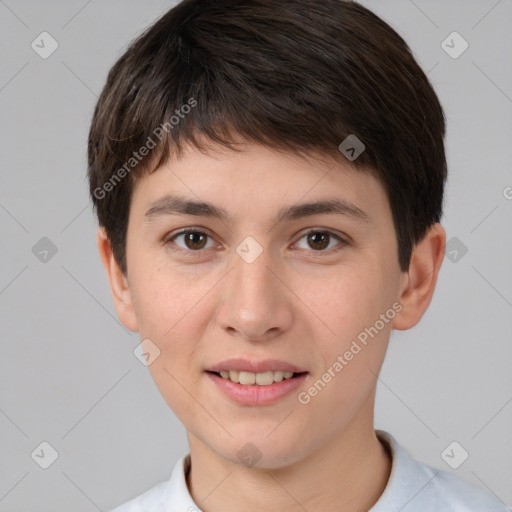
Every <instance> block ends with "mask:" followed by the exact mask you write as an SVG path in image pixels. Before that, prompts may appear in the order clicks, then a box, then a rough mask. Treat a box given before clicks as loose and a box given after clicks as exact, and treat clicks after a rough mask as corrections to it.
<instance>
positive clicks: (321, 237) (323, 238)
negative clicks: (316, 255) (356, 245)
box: [297, 229, 348, 253]
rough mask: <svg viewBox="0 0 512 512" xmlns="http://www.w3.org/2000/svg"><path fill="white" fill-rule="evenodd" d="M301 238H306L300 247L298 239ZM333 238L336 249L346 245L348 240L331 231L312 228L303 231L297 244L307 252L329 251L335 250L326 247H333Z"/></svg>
mask: <svg viewBox="0 0 512 512" xmlns="http://www.w3.org/2000/svg"><path fill="white" fill-rule="evenodd" d="M302 239H306V243H305V244H302V247H300V245H301V244H300V241H301V240H302ZM335 240H337V241H338V244H337V245H338V246H339V247H338V249H342V248H343V247H344V246H345V245H348V242H346V241H345V240H344V239H343V238H341V237H340V236H338V235H336V234H334V233H332V232H331V231H324V230H320V229H312V230H310V231H308V232H307V233H304V234H303V235H302V237H301V238H300V240H299V242H297V244H298V245H299V248H301V249H306V250H308V251H309V252H325V253H331V252H335V250H334V251H330V250H326V249H328V248H330V247H333V245H336V244H332V242H333V241H335Z"/></svg>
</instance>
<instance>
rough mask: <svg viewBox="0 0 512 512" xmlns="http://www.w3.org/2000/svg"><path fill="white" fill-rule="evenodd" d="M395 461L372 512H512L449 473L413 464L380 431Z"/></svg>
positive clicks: (416, 462) (494, 499) (405, 454)
mask: <svg viewBox="0 0 512 512" xmlns="http://www.w3.org/2000/svg"><path fill="white" fill-rule="evenodd" d="M377 435H378V437H379V439H380V440H381V441H384V442H385V443H386V444H387V445H388V447H389V449H390V451H391V455H392V458H393V465H392V468H391V475H390V477H389V480H388V484H387V486H386V488H385V490H384V493H383V494H382V496H381V498H380V499H379V501H378V502H377V503H376V504H375V505H374V507H373V508H372V509H371V511H370V512H384V511H387V510H394V509H395V508H397V510H401V509H402V508H403V509H404V512H405V511H407V512H430V511H432V512H434V511H435V512H437V511H439V510H443V512H509V509H508V508H507V507H506V506H505V505H504V504H503V502H501V501H500V500H499V499H498V498H497V497H495V496H494V495H492V494H489V493H487V492H485V491H483V490H482V489H480V488H479V487H476V486H474V485H471V484H469V483H467V482H465V481H464V480H462V479H460V478H458V477H457V476H455V475H453V474H451V473H448V472H447V471H443V470H439V469H435V468H433V467H431V466H428V465H426V464H422V463H421V462H418V461H416V460H413V459H412V458H411V457H410V456H409V455H408V454H407V452H406V451H405V450H404V449H403V448H402V447H401V446H400V445H399V444H398V443H397V442H396V440H395V439H394V438H393V437H392V436H391V435H390V434H388V433H387V432H383V431H377Z"/></svg>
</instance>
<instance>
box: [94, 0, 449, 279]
mask: <svg viewBox="0 0 512 512" xmlns="http://www.w3.org/2000/svg"><path fill="white" fill-rule="evenodd" d="M186 105H188V106H189V107H192V106H193V108H188V109H185V107H184V106H186ZM181 114H183V115H181ZM185 114H186V115H185ZM173 116H174V118H177V117H179V120H178V122H177V123H175V122H173V123H171V119H172V118H173ZM162 126H165V127H166V128H165V130H162V129H161V127H162ZM159 127H160V132H158V133H159V134H160V135H164V136H155V130H158V129H159ZM164 132H165V134H164ZM233 133H236V134H238V135H239V136H241V137H242V138H243V139H244V140H247V141H249V142H256V143H260V144H263V145H265V146H267V147H270V148H275V149H281V150H286V151H293V152H297V153H299V154H300V153H307V152H318V153H322V154H326V155H331V156H334V157H335V158H337V159H345V161H346V157H345V156H344V155H343V154H342V153H341V152H340V150H339V149H338V146H339V144H340V143H341V142H342V141H343V140H345V138H346V137H347V136H349V135H355V136H356V137H357V138H358V139H359V140H360V141H362V142H363V144H364V145H365V150H364V152H363V153H362V154H361V155H360V156H359V157H358V158H357V160H355V161H354V162H353V164H354V166H355V167H356V168H357V169H361V170H369V171H370V172H372V173H373V174H374V175H375V176H376V177H377V178H378V179H379V180H380V182H381V183H382V184H383V186H384V188H385V190H386V193H387V196H388V199H389V202H390V207H391V211H392V214H393V221H394V225H395V230H396V233H397V240H398V260H399V263H400V267H401V269H402V270H403V271H406V270H407V269H408V267H409V262H410V256H411V251H412V248H413V246H414V244H416V243H417V242H418V241H420V240H421V239H422V238H423V236H424V235H425V232H426V230H427V228H428V227H429V226H430V225H432V224H433V223H435V222H439V220H440V218H441V215H442V208H443V192H444V184H445V181H446V172H447V171H446V157H445V149H444V135H445V117H444V112H443V109H442V107H441V105H440V102H439V100H438V98H437V96H436V94H435V92H434V90H433V88H432V86H431V84H430V82H429V80H428V78H427V76H426V75H425V73H424V72H423V71H422V69H421V68H420V67H419V65H418V64H417V62H416V61H415V59H414V57H413V55H412V52H411V51H410V49H409V47H408V46H407V44H406V43H405V41H404V40H403V39H402V37H401V36H400V35H398V34H397V33H396V32H395V30H393V29H392V28H391V27H390V26H389V25H388V24H387V23H385V22H384V21H383V20H382V19H380V18H379V17H378V16H376V15H375V14H373V13H372V12H371V11H370V10H368V9H366V8H365V7H363V6H362V5H360V4H358V3H356V2H353V1H345V0H322V1H321V2H319V1H317V0H215V1H205V0H184V1H182V2H180V3H179V4H177V5H176V6H175V7H173V8H172V9H170V10H169V11H168V12H167V13H166V14H165V15H164V16H162V17H161V18H160V19H158V20H157V21H156V22H155V23H154V24H153V25H152V26H150V27H149V28H148V29H147V30H146V31H145V32H144V33H143V34H142V35H140V36H139V37H138V38H137V39H135V40H134V41H133V42H132V43H131V44H130V46H129V47H128V49H127V50H126V52H125V53H124V54H123V55H122V56H121V57H120V59H119V60H118V61H117V62H116V63H115V65H114V66H113V67H112V69H111V70H110V72H109V74H108V78H107V82H106V85H105V87H104V89H103V91H102V93H101V96H100V98H99V100H98V103H97V105H96V108H95V112H94V116H93V119H92V124H91V129H90V133H89V144H88V177H89V184H90V194H91V198H92V201H93V204H94V208H95V210H96V213H97V215H98V220H99V224H100V225H101V226H104V227H105V230H106V232H107V236H108V238H109V240H110V243H111V244H112V249H113V253H114V256H115V257H116V260H117V262H118V263H119V266H120V268H121V269H122V271H123V272H124V273H126V253H125V247H126V231H127V226H128V215H129V209H130V198H131V194H132V190H133V187H134V184H135V183H136V181H137V179H139V178H140V177H142V176H143V175H144V173H145V172H150V170H151V169H154V168H156V167H157V166H159V165H161V164H163V163H164V162H165V161H166V160H167V158H168V157H169V156H170V155H171V154H172V153H176V154H179V153H180V151H181V150H182V148H183V147H184V144H185V143H187V144H191V145H192V146H195V147H196V148H198V149H200V150H204V146H203V145H202V143H201V141H200V137H199V136H201V137H202V138H203V140H205V139H206V140H209V141H212V142H217V143H220V144H222V145H224V146H227V147H230V148H231V149H236V148H235V147H234V145H233V144H232V138H231V137H230V134H233ZM149 139H151V141H152V143H150V142H149ZM144 146H146V147H150V146H151V150H150V151H151V155H150V157H147V158H141V159H140V161H139V159H137V161H135V157H134V152H137V151H138V150H139V148H142V147H144ZM128 162H130V165H127V163H128ZM131 164H133V165H131ZM123 169H124V171H123Z"/></svg>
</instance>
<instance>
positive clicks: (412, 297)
mask: <svg viewBox="0 0 512 512" xmlns="http://www.w3.org/2000/svg"><path fill="white" fill-rule="evenodd" d="M445 247H446V232H445V230H444V228H443V227H442V226H441V224H439V223H436V224H434V225H432V226H431V227H430V228H429V229H428V231H427V233H426V234H425V236H424V237H423V239H422V240H421V241H420V242H418V243H417V244H416V245H415V246H414V248H413V251H412V255H411V262H410V265H409V270H408V271H407V273H404V274H403V280H402V284H401V287H400V298H399V302H400V304H401V305H402V310H401V311H400V312H399V313H398V314H397V315H396V316H395V318H394V320H393V324H392V326H393V329H399V330H404V329H410V328H411V327H414V326H415V325H416V324H417V323H418V322H419V321H420V320H421V317H422V316H423V314H424V313H425V311H426V310H427V308H428V306H429V304H430V302H431V300H432V296H433V294H434V289H435V287H436V282H437V276H438V275H439V270H440V268H441V265H442V263H443V258H444V251H445Z"/></svg>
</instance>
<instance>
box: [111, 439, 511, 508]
mask: <svg viewBox="0 0 512 512" xmlns="http://www.w3.org/2000/svg"><path fill="white" fill-rule="evenodd" d="M377 435H378V437H379V439H381V440H382V441H384V442H385V443H387V445H388V446H389V449H390V453H391V456H392V461H393V463H392V467H391V474H390V476H389V480H388V482H387V484H386V488H385V489H384V492H383V493H382V495H381V496H380V498H379V500H378V501H377V503H375V505H374V506H373V507H372V508H371V509H370V510H369V512H399V511H400V512H509V510H510V509H509V508H508V507H506V505H505V504H504V503H502V502H501V501H500V500H499V499H498V498H496V497H494V496H493V495H491V494H488V493H486V492H484V491H482V490H481V489H479V488H478V487H475V486H473V485H470V484H469V483H466V482H465V481H463V480H461V479H460V478H458V477H456V476H455V475H452V474H451V473H448V472H445V471H440V470H438V469H434V468H432V467H430V466H427V465H425V464H422V463H420V462H417V461H415V460H413V459H411V457H409V455H408V454H407V453H406V452H405V451H404V450H403V448H401V447H400V445H399V444H398V443H397V442H396V441H395V439H394V438H393V437H392V436H391V435H390V434H388V433H387V432H384V431H382V430H377ZM189 469H190V454H187V455H183V456H182V457H181V458H180V459H179V460H178V462H177V463H176V465H175V466H174V469H173V471H172V474H171V478H170V480H169V481H166V482H161V483H160V484H158V485H155V486H154V487H152V488H151V489H149V490H148V491H146V492H144V493H143V494H140V495H139V496H137V497H135V498H133V499H131V500H130V501H128V502H126V503H124V504H123V505H120V506H119V507H117V508H115V509H113V510H111V511H110V512H202V510H201V509H200V508H199V506H198V505H196V503H195V502H194V500H193V499H192V497H191V496H190V493H189V491H188V487H187V483H186V479H185V478H186V477H185V475H186V474H187V472H188V470H189Z"/></svg>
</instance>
